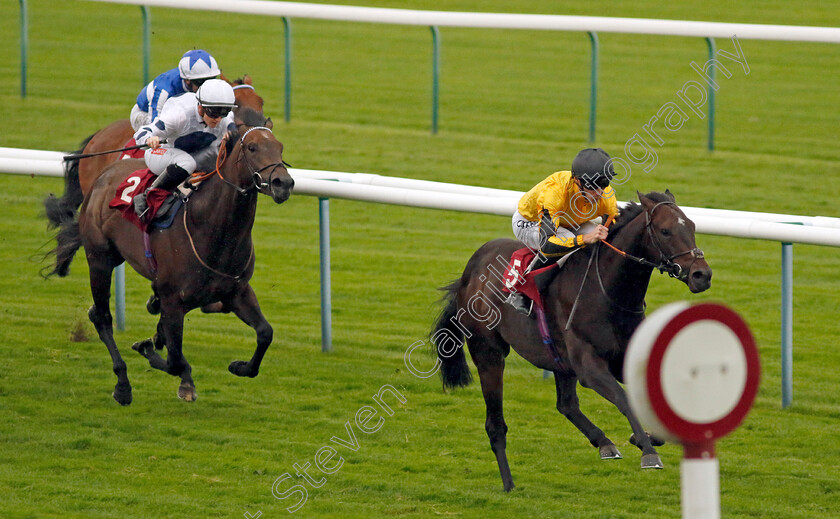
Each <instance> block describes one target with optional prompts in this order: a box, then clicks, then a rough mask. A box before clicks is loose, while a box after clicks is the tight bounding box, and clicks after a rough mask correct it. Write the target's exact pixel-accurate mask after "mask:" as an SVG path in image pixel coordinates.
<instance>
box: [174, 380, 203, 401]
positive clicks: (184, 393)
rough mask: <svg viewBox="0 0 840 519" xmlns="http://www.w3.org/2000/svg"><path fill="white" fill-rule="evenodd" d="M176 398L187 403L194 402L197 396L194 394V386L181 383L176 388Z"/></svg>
mask: <svg viewBox="0 0 840 519" xmlns="http://www.w3.org/2000/svg"><path fill="white" fill-rule="evenodd" d="M178 398H180V399H181V400H185V401H187V402H195V399H196V398H198V395H197V394H196V393H195V386H194V385H192V384H188V383H186V382H182V383H181V385H180V386H179V387H178Z"/></svg>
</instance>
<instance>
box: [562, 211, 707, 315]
mask: <svg viewBox="0 0 840 519" xmlns="http://www.w3.org/2000/svg"><path fill="white" fill-rule="evenodd" d="M661 205H673V206H676V204H675V203H674V202H667V201H666V202H658V203H657V204H656V205H654V206H653V209H651V210H650V211H645V212H644V213H645V231H646V232H647V234H648V238H650V241H651V243H653V245H654V246H655V247H656V249H657V251H658V252H659V262H658V263H655V262H653V261H650V260H648V259H645V258H639V257H636V256H633V255H632V254H628V253H626V252H624V251H623V250H621V249H619V248H617V247H616V246H614V245H613V244H611V243H610V242H608V241H607V240H601V241H600V242H599V243H598V245H597V246H596V247H595V251H594V252H593V254H592V255H590V256H589V264H588V265H587V267H586V272H585V273H584V275H583V282H582V283H581V285H580V289H579V290H578V294H577V297H576V298H575V302H574V304H573V305H572V310H571V312H570V313H569V318H568V320H567V321H566V329H568V328H569V326H570V325H571V323H572V317H573V316H574V314H575V310H576V309H577V304H578V300H579V299H580V295H581V292H582V291H583V286H584V284H585V283H586V277H587V276H588V275H589V269H590V268H591V267H592V263H593V260H595V273H596V276H597V278H598V284H599V286H600V287H601V292H602V293H603V294H604V297H606V298H607V301H609V302H610V304H611V305H613V306H615V307H617V308H619V309H620V310H623V311H625V312H628V313H632V314H644V313H645V303H644V302H642V305H641V308H639V309H638V310H634V309H631V308H625V307H624V306H622V305H621V304H619V303H618V302H617V301H615V300H613V298H611V297H610V296H609V294H607V289H606V287H604V281H603V280H602V279H601V265H600V261H598V259H599V258H600V253H601V243H603V244H604V245H606V246H607V247H609V248H610V249H612V250H614V251H615V252H617V253H618V254H620V255H622V256H624V257H625V258H627V259H629V260H632V261H635V262H636V263H639V264H640V265H645V266H647V267H651V268H655V269H659V272H663V273H667V274H668V275H669V276H671V277H672V278H676V279H679V280H680V281H685V280H686V278H688V270H683V268H682V267H681V266H680V265H679V264H678V263H676V262H675V261H674V259H675V258H679V257H680V256H684V255H686V254H691V255H692V256H693V257H694V259H695V260H698V259H702V258H703V257H704V255H703V251H702V250H701V249H699V248H698V247H694V248H693V249H689V250H685V251H682V252H677V253H675V254H671V255H670V256H669V255H667V254H665V251H664V250H663V249H662V244H661V243H660V242H659V240H658V239H657V238H656V234H655V233H654V232H653V231H652V230H651V229H652V227H653V213H654V212H655V211H656V210H657V209H658V208H659V206H661ZM610 222H612V217H610V220H609V222H607V223H606V224H605V225H607V226H609V224H610ZM693 263H694V262H693V261H692V264H693ZM689 270H690V268H689Z"/></svg>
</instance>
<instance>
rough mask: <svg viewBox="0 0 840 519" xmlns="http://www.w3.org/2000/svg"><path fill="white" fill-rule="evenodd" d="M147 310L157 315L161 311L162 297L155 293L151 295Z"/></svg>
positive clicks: (147, 302)
mask: <svg viewBox="0 0 840 519" xmlns="http://www.w3.org/2000/svg"><path fill="white" fill-rule="evenodd" d="M146 310H147V311H148V312H149V313H150V314H152V315H157V314H159V313H160V298H159V297H158V296H156V295H154V294H152V295H150V296H149V300H148V301H146Z"/></svg>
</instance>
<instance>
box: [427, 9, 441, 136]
mask: <svg viewBox="0 0 840 519" xmlns="http://www.w3.org/2000/svg"><path fill="white" fill-rule="evenodd" d="M429 29H431V31H432V134H436V133H437V132H438V101H439V97H440V31H439V30H438V28H437V27H435V26H434V25H433V26H431V27H429Z"/></svg>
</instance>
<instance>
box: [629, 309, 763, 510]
mask: <svg viewBox="0 0 840 519" xmlns="http://www.w3.org/2000/svg"><path fill="white" fill-rule="evenodd" d="M759 376H760V365H759V357H758V350H757V348H756V345H755V339H753V336H752V333H751V332H750V330H749V327H748V326H747V323H746V322H745V321H744V320H743V319H742V318H741V317H740V316H739V315H738V314H737V313H735V312H734V311H732V310H730V309H729V308H727V307H725V306H723V305H720V304H716V303H701V304H697V305H693V306H691V305H689V304H688V303H673V304H670V305H668V306H665V307H663V308H661V309H659V310H657V311H656V312H654V313H653V314H652V315H651V316H650V317H649V318H648V319H646V320H645V321H644V322H643V323H642V325H641V326H639V329H638V330H636V333H635V334H634V335H633V338H632V339H631V341H630V345H629V347H628V349H627V356H626V358H625V361H624V380H625V381H626V383H627V396H628V398H629V400H630V405H631V407H632V408H633V410H634V412H635V413H636V415H637V416H638V417H639V420H640V421H641V422H642V423H643V424H644V425H645V427H646V428H647V430H648V431H650V432H651V433H652V434H654V435H656V436H659V437H661V438H663V439H666V440H670V441H673V442H678V443H680V444H682V445H683V453H684V457H683V460H682V463H681V465H680V471H681V480H682V513H683V518H684V519H701V518H702V519H718V518H720V474H719V465H718V461H717V458H716V457H715V441H716V440H717V439H719V438H722V437H723V436H725V435H727V434H729V433H730V432H732V431H733V430H735V428H737V427H738V426H739V425H740V424H741V422H742V421H743V420H744V418H745V417H746V415H747V413H748V412H749V410H750V408H751V407H752V404H753V401H754V400H755V396H756V393H757V392H758V381H759Z"/></svg>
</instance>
